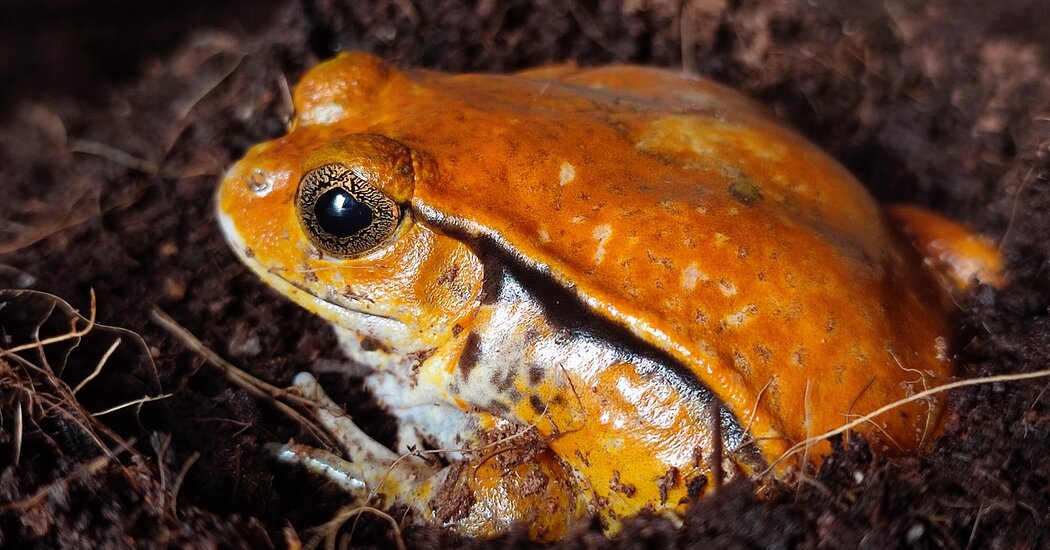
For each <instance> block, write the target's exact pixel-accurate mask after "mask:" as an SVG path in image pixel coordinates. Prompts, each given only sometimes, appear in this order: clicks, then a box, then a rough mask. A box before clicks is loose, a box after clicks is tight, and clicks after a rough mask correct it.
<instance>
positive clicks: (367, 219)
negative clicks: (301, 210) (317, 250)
mask: <svg viewBox="0 0 1050 550" xmlns="http://www.w3.org/2000/svg"><path fill="white" fill-rule="evenodd" d="M314 216H316V217H317V224H318V225H320V226H321V229H324V230H325V231H327V232H328V233H331V234H332V235H334V236H336V237H349V236H351V235H353V234H355V233H357V232H358V231H361V230H362V229H364V228H366V227H368V226H369V225H370V224H371V223H372V209H371V208H369V207H368V205H366V204H364V203H362V202H359V201H358V200H357V199H355V198H354V197H353V195H351V194H350V193H348V192H347V190H346V189H343V188H341V187H333V188H331V189H329V190H328V191H325V192H324V193H323V194H322V195H321V196H320V197H318V198H317V203H316V204H314Z"/></svg>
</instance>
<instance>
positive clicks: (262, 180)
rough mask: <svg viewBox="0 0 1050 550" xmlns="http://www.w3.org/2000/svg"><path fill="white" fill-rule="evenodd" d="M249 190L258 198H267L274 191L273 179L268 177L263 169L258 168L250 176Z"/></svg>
mask: <svg viewBox="0 0 1050 550" xmlns="http://www.w3.org/2000/svg"><path fill="white" fill-rule="evenodd" d="M248 189H249V190H250V191H251V192H252V193H255V194H256V195H257V196H260V197H265V196H266V195H267V194H269V193H270V191H272V190H273V178H272V177H270V176H267V174H266V172H263V170H262V168H256V169H254V170H252V173H251V174H250V175H249V176H248Z"/></svg>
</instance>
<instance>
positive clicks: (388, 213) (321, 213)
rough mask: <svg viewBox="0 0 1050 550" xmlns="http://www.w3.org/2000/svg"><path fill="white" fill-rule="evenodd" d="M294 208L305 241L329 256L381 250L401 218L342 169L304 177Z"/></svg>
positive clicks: (393, 207)
mask: <svg viewBox="0 0 1050 550" xmlns="http://www.w3.org/2000/svg"><path fill="white" fill-rule="evenodd" d="M295 207H296V211H297V212H298V214H299V223H301V224H302V226H303V229H304V230H305V231H306V234H307V235H308V236H309V237H310V240H311V241H313V243H314V244H315V245H317V247H318V248H320V249H321V250H323V251H324V252H326V253H328V254H332V255H333V256H358V255H361V254H364V253H366V252H369V251H371V250H373V249H375V248H377V247H378V246H380V245H382V244H384V243H385V242H386V241H387V239H389V238H390V235H391V234H393V232H394V230H395V229H396V228H397V223H398V220H399V219H400V217H401V209H400V208H398V206H397V203H396V202H394V201H393V200H391V199H390V197H388V196H386V195H384V194H383V192H382V191H380V190H379V189H376V188H375V187H374V186H372V185H371V184H369V183H368V182H367V181H365V180H364V179H363V178H361V177H360V176H359V175H358V174H355V173H354V172H353V171H351V170H350V169H349V168H347V167H346V166H343V165H342V164H326V165H324V166H321V167H319V168H315V169H313V170H311V171H309V172H307V173H306V175H304V176H303V179H302V180H300V181H299V192H298V193H296V196H295Z"/></svg>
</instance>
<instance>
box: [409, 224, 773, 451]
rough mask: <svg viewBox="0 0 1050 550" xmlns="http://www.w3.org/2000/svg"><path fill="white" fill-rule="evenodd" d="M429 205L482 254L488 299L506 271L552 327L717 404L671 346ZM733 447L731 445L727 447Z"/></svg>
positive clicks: (731, 432) (732, 433)
mask: <svg viewBox="0 0 1050 550" xmlns="http://www.w3.org/2000/svg"><path fill="white" fill-rule="evenodd" d="M426 210H427V211H419V212H417V214H418V215H419V217H420V218H423V219H426V220H427V221H429V222H430V223H432V224H433V225H434V226H435V227H437V228H439V229H441V230H442V231H443V232H445V233H447V234H449V235H451V236H453V237H455V238H457V239H459V240H460V241H462V242H464V243H466V244H467V245H469V246H470V247H471V249H472V250H473V251H474V253H475V254H477V256H478V258H479V259H481V262H482V265H483V266H484V278H485V280H484V281H483V288H484V289H486V294H487V296H485V298H483V300H488V301H489V302H490V303H491V302H493V301H495V300H497V299H498V296H499V290H500V289H502V288H503V284H504V281H505V279H506V277H513V278H514V279H515V280H516V281H518V283H519V284H520V285H521V286H522V288H523V289H525V290H526V291H527V292H528V293H529V294H530V295H531V296H534V297H536V298H537V300H538V301H539V302H540V305H541V307H543V315H544V317H545V318H546V319H547V322H548V323H549V324H550V326H551V327H552V328H553V329H555V330H558V331H560V332H565V333H568V334H571V335H572V336H573V337H589V338H593V339H595V340H601V341H604V342H607V343H608V344H610V345H611V346H612V347H614V348H615V349H616V350H618V351H619V352H620V353H621V354H622V356H623V357H624V360H625V361H627V362H632V363H634V364H637V363H636V362H635V361H632V359H634V358H638V357H641V358H645V359H648V360H650V361H653V362H655V363H657V364H659V365H661V366H663V367H664V368H662V369H660V372H651V373H642V374H643V375H651V376H663V377H665V378H666V380H667V382H668V383H669V384H670V385H671V386H673V387H674V388H676V390H677V391H678V392H679V393H680V394H681V395H682V396H683V398H686V399H689V398H692V399H697V400H698V401H699V402H701V403H704V404H705V405H707V406H713V405H714V402H715V399H714V394H713V392H712V391H711V390H710V389H709V388H708V387H707V386H706V385H705V384H704V383H703V382H702V381H701V380H700V379H699V378H697V376H696V374H694V373H693V372H692V371H691V370H689V369H688V368H687V367H685V366H684V365H682V364H681V363H679V362H678V360H677V359H675V358H674V357H673V356H671V355H670V354H669V353H668V352H666V351H664V350H662V349H659V348H657V347H655V346H653V345H651V344H649V343H648V342H646V341H644V340H642V339H641V338H640V337H638V336H636V335H635V334H633V333H632V332H630V330H628V329H627V328H626V327H624V326H622V325H620V324H619V323H617V322H615V321H613V320H611V319H608V318H606V317H603V316H601V315H597V314H596V313H595V312H594V311H593V310H591V309H590V307H588V306H587V304H585V303H584V302H583V301H582V300H581V299H580V298H579V297H578V296H577V295H576V294H575V293H574V292H573V290H572V289H570V288H565V287H563V286H562V285H561V284H559V283H558V282H557V281H556V280H555V279H554V277H553V276H551V274H550V273H549V272H548V271H547V270H545V269H536V268H535V267H533V265H532V264H531V263H530V262H529V261H528V259H527V258H524V257H522V256H521V255H520V254H519V253H517V252H515V251H514V250H511V249H509V247H508V246H507V245H505V244H504V243H502V242H500V241H498V240H496V239H494V238H491V237H489V236H487V235H475V234H472V233H471V231H470V229H469V228H467V227H465V226H464V224H463V223H462V222H461V221H460V220H456V219H454V218H452V217H449V216H443V215H437V216H431V217H428V216H426V214H428V213H431V212H430V210H429V209H426ZM464 355H466V352H464ZM530 404H531V403H530ZM722 411H723V414H722V437H723V438H724V439H723V441H743V440H744V436H745V434H744V431H743V428H742V427H741V425H740V423H739V421H738V420H737V419H736V418H735V415H733V414H732V413H731V412H730V411H728V410H727V409H725V408H723V409H722ZM743 447H746V449H743V450H741V451H739V452H738V453H737V454H736V455H734V457H735V458H736V459H738V460H741V461H744V462H746V463H748V464H749V465H751V466H752V467H754V468H755V469H756V470H762V469H765V468H766V463H765V460H764V459H763V458H762V456H761V454H760V453H759V452H758V449H757V447H756V446H754V445H745V446H743ZM730 450H731V449H727V452H728V451H730Z"/></svg>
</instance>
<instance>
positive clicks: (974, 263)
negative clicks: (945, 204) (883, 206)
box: [888, 204, 1005, 291]
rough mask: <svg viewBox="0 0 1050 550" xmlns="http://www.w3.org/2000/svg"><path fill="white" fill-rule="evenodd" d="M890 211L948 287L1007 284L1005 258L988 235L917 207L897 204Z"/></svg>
mask: <svg viewBox="0 0 1050 550" xmlns="http://www.w3.org/2000/svg"><path fill="white" fill-rule="evenodd" d="M888 211H889V213H890V215H891V216H892V217H893V218H894V219H896V220H897V221H898V222H900V223H901V224H902V225H903V226H904V231H905V233H907V234H908V236H909V237H911V240H912V242H913V243H915V247H916V248H918V249H919V252H920V253H921V254H922V255H923V256H924V257H925V258H926V262H927V263H929V264H930V265H932V266H933V267H934V268H935V269H936V270H937V271H938V272H939V273H940V274H941V275H942V277H943V278H944V279H945V280H946V282H947V283H949V284H947V285H945V286H947V287H949V290H955V291H966V290H968V289H969V288H970V286H971V285H972V284H973V282H974V281H975V280H976V281H979V282H981V283H983V284H986V285H989V286H993V287H995V288H1001V287H1002V286H1003V284H1004V283H1005V279H1004V277H1003V274H1002V269H1003V260H1002V257H1001V256H1000V255H999V250H998V249H997V248H996V247H995V246H994V245H993V244H992V242H991V241H990V240H989V239H988V238H987V237H984V236H983V235H979V234H977V233H975V232H973V231H972V230H970V229H969V228H968V227H966V226H964V225H962V224H960V223H957V222H954V221H951V220H949V219H947V218H944V217H942V216H940V215H938V214H934V213H933V212H930V211H929V210H926V209H923V208H919V207H917V206H911V205H906V204H897V205H893V206H890V207H889V208H888Z"/></svg>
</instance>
